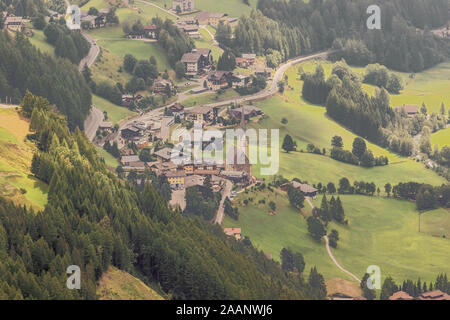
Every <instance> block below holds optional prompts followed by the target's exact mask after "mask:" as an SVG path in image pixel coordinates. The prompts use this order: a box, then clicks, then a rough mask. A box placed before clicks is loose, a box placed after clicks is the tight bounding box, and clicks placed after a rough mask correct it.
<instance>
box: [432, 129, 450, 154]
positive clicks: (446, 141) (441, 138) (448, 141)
mask: <svg viewBox="0 0 450 320" xmlns="http://www.w3.org/2000/svg"><path fill="white" fill-rule="evenodd" d="M435 145H438V147H439V149H441V148H442V147H443V146H450V128H447V129H444V130H439V131H437V132H435V133H433V134H432V135H431V146H432V147H433V148H434V146H435Z"/></svg>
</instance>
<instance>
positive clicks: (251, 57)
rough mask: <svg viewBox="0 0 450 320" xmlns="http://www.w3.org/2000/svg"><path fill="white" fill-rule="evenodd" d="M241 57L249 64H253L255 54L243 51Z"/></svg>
mask: <svg viewBox="0 0 450 320" xmlns="http://www.w3.org/2000/svg"><path fill="white" fill-rule="evenodd" d="M241 57H242V59H244V60H245V61H246V62H247V63H248V64H249V65H250V66H252V65H254V64H255V61H256V54H254V53H243V54H241Z"/></svg>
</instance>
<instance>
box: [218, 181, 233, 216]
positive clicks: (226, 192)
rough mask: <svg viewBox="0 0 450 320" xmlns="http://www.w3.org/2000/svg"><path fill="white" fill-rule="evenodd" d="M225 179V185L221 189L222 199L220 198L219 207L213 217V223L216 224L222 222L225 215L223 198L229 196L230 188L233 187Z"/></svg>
mask: <svg viewBox="0 0 450 320" xmlns="http://www.w3.org/2000/svg"><path fill="white" fill-rule="evenodd" d="M224 181H225V186H224V188H223V190H222V200H220V205H219V209H217V213H216V217H215V219H214V223H217V224H220V225H221V224H222V222H223V218H224V215H225V210H224V205H223V204H224V202H225V198H226V197H230V194H231V189H232V188H233V184H232V183H231V181H230V180H226V179H224Z"/></svg>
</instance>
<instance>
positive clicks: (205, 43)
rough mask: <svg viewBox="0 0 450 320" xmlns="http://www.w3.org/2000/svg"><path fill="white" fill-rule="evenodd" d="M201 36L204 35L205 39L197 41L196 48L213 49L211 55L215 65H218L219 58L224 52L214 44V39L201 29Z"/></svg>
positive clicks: (195, 41)
mask: <svg viewBox="0 0 450 320" xmlns="http://www.w3.org/2000/svg"><path fill="white" fill-rule="evenodd" d="M199 32H200V34H201V35H202V37H203V38H201V39H195V40H194V43H195V47H196V48H208V49H211V53H212V56H213V59H214V63H217V61H218V60H219V57H220V56H221V55H222V53H223V50H222V49H221V48H219V47H217V46H215V45H213V44H212V38H211V36H210V35H209V33H208V32H207V31H206V30H205V29H203V28H200V29H199Z"/></svg>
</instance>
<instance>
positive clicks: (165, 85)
mask: <svg viewBox="0 0 450 320" xmlns="http://www.w3.org/2000/svg"><path fill="white" fill-rule="evenodd" d="M173 90H174V86H173V82H172V80H165V79H157V80H155V82H154V83H153V93H156V94H166V93H167V92H173Z"/></svg>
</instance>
